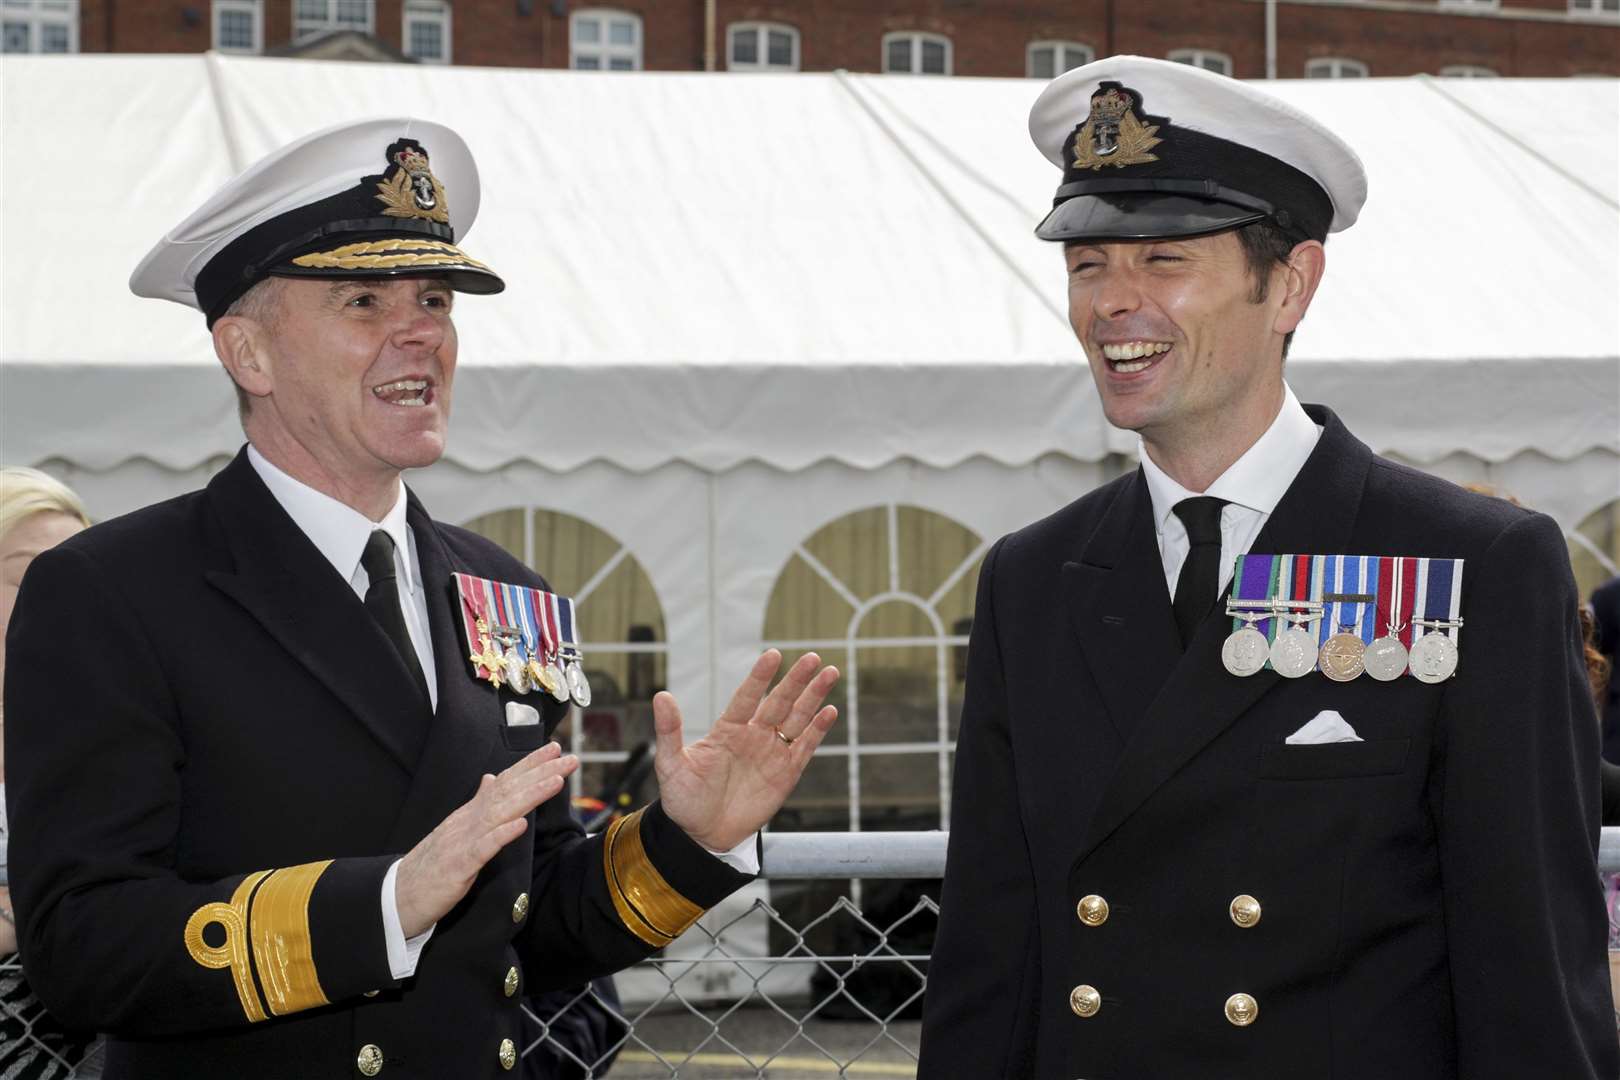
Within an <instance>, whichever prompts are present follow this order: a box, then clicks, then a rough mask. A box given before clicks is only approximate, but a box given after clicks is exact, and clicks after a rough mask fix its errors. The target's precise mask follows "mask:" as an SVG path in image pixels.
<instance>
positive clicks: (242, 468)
mask: <svg viewBox="0 0 1620 1080" xmlns="http://www.w3.org/2000/svg"><path fill="white" fill-rule="evenodd" d="M208 495H209V498H210V500H211V501H212V502H213V503H214V505H215V507H216V508H217V520H218V523H219V526H220V530H221V532H222V534H223V535H224V537H225V541H226V544H227V545H228V546H229V548H230V552H231V556H232V561H233V570H224V569H212V570H205V571H204V577H205V578H206V579H207V580H208V582H209V583H210V584H211V585H213V586H214V587H215V588H216V589H218V590H220V592H222V593H224V594H225V595H226V596H229V597H230V598H231V599H233V600H234V601H236V603H238V604H240V605H241V606H242V607H243V608H244V609H246V611H247V612H248V613H249V614H250V615H252V616H253V617H254V618H255V619H256V620H257V621H258V622H259V625H260V626H262V627H263V628H264V630H265V632H266V633H267V634H269V635H270V636H271V637H272V638H274V639H275V640H276V641H277V642H278V643H279V644H280V645H281V647H282V648H284V649H285V650H286V651H287V652H288V653H289V654H291V656H292V657H293V659H295V660H296V661H297V662H298V663H299V664H300V665H302V666H303V667H304V668H306V669H307V670H308V671H309V672H310V673H311V674H312V675H314V676H315V677H316V678H317V679H319V680H320V681H321V682H322V683H323V684H324V685H325V686H326V687H327V689H329V690H330V691H331V692H332V693H333V694H334V695H335V696H336V697H337V698H338V700H339V701H341V702H342V703H343V704H344V705H345V706H347V707H348V709H349V711H350V712H352V713H353V714H354V716H355V718H356V719H357V720H358V721H359V722H360V723H361V724H362V725H364V726H365V728H366V729H367V730H368V731H369V732H371V734H372V735H373V736H374V737H375V738H376V740H377V741H378V742H379V743H380V744H381V745H382V746H383V748H384V749H385V750H387V751H388V753H389V754H390V755H391V756H392V757H393V758H394V759H395V760H396V761H397V762H398V763H399V764H400V766H401V767H402V768H404V769H406V770H407V771H409V770H412V769H414V768H415V767H416V761H417V755H418V751H419V749H420V747H421V732H422V729H423V728H424V727H425V725H426V722H427V716H426V712H427V710H426V703H425V702H423V701H422V695H421V694H420V693H419V692H418V691H417V689H416V687H415V686H414V685H413V680H412V678H411V675H410V672H409V670H408V669H407V668H406V667H405V662H404V660H403V659H401V657H400V656H399V652H398V650H397V649H395V648H394V645H393V642H391V641H389V639H388V636H387V635H386V634H385V633H384V632H383V630H382V627H380V626H378V625H377V622H376V620H375V619H373V618H372V617H371V613H370V612H368V611H367V610H366V607H365V605H364V604H363V603H361V601H360V598H359V597H357V596H356V595H355V594H354V589H353V588H352V587H351V586H350V584H349V583H348V582H347V581H345V580H343V578H342V577H341V576H340V575H339V574H338V572H337V571H336V570H335V569H333V567H332V564H331V563H329V562H327V560H326V558H325V556H323V555H322V554H321V553H320V551H319V549H317V548H316V547H315V545H314V544H313V543H311V542H310V540H309V538H308V537H307V536H305V535H304V533H303V531H302V530H300V529H299V528H298V526H297V525H296V524H294V522H293V520H292V518H290V517H288V516H287V512H286V511H285V510H283V509H282V508H281V504H279V503H278V502H276V500H275V497H274V496H273V495H271V494H270V491H269V489H268V488H266V487H265V486H264V482H263V481H262V480H260V479H259V475H258V473H256V472H255V471H254V470H253V466H252V464H251V463H249V461H248V459H247V453H246V450H244V451H243V452H241V453H239V454H237V456H236V459H235V460H234V461H232V462H231V463H230V464H229V465H228V466H226V467H225V469H224V470H222V471H221V472H220V473H219V475H218V476H216V477H214V479H213V480H212V481H210V482H209V484H208Z"/></svg>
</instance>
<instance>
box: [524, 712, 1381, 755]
mask: <svg viewBox="0 0 1620 1080" xmlns="http://www.w3.org/2000/svg"><path fill="white" fill-rule="evenodd" d="M508 708H510V706H508ZM1360 741H1361V736H1360V735H1357V734H1356V729H1355V728H1353V727H1351V726H1350V725H1349V724H1348V723H1347V722H1346V721H1345V719H1344V717H1342V716H1340V715H1339V714H1338V713H1336V712H1334V711H1333V710H1332V709H1324V710H1322V711H1321V712H1319V713H1317V714H1316V715H1315V716H1313V717H1311V720H1310V723H1308V724H1306V725H1305V726H1304V727H1302V728H1300V729H1299V730H1298V731H1296V732H1294V733H1293V734H1292V735H1290V736H1288V738H1286V739H1284V740H1283V742H1285V743H1287V744H1288V745H1290V746H1320V745H1322V744H1323V743H1336V742H1360Z"/></svg>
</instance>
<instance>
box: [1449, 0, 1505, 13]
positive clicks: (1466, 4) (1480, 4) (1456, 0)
mask: <svg viewBox="0 0 1620 1080" xmlns="http://www.w3.org/2000/svg"><path fill="white" fill-rule="evenodd" d="M1440 6H1441V7H1443V8H1471V9H1473V10H1475V11H1495V10H1496V9H1497V8H1499V7H1501V6H1502V0H1440Z"/></svg>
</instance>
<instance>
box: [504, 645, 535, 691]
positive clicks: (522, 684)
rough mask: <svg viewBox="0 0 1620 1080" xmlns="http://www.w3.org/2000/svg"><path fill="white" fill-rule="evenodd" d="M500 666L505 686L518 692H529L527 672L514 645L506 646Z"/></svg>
mask: <svg viewBox="0 0 1620 1080" xmlns="http://www.w3.org/2000/svg"><path fill="white" fill-rule="evenodd" d="M501 667H502V669H503V671H504V673H505V675H506V685H507V686H510V687H511V688H512V689H513V690H514V691H516V692H517V693H519V694H527V693H528V692H529V672H528V670H527V669H526V668H525V667H524V664H523V658H522V657H521V656H519V655H518V651H517V647H516V646H514V645H508V646H507V647H506V652H505V654H504V655H503V656H502V657H501Z"/></svg>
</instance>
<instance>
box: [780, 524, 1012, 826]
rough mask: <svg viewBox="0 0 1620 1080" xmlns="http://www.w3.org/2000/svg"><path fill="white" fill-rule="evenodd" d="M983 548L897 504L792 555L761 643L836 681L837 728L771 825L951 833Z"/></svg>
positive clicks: (962, 530) (819, 535)
mask: <svg viewBox="0 0 1620 1080" xmlns="http://www.w3.org/2000/svg"><path fill="white" fill-rule="evenodd" d="M985 549H986V545H985V543H984V542H983V541H982V540H981V539H980V537H979V536H978V535H977V534H976V533H974V532H973V531H972V530H971V529H968V528H967V527H965V526H963V525H961V524H959V523H957V522H955V521H952V520H951V519H950V518H947V517H944V516H943V515H940V514H936V513H934V512H933V511H930V510H925V509H922V508H920V507H915V506H901V505H898V504H894V503H890V504H888V505H886V506H875V507H871V508H869V509H866V510H859V511H856V512H854V513H852V514H848V515H846V516H844V517H841V518H839V519H837V520H836V521H833V522H831V523H829V524H827V525H825V526H823V527H822V528H821V529H819V530H817V531H816V533H815V534H814V535H812V536H810V537H809V538H808V539H806V540H805V541H804V542H803V543H802V544H800V545H799V546H798V547H797V548H795V549H794V552H793V554H792V556H790V557H789V559H788V561H787V564H786V565H785V566H783V568H782V570H781V572H780V573H779V574H778V575H777V579H776V583H775V585H774V586H773V588H772V590H771V598H770V603H769V605H768V607H767V609H766V615H765V626H764V638H765V644H766V645H774V646H776V647H777V648H780V649H781V650H782V651H783V653H784V654H785V655H786V657H787V659H788V661H789V662H791V661H792V660H793V659H794V658H795V657H797V656H798V655H800V654H802V653H804V652H807V651H809V650H812V649H813V650H815V651H816V652H817V653H819V654H820V655H821V656H822V658H823V659H824V660H826V661H827V662H829V663H833V664H837V665H838V666H839V668H840V669H841V670H842V671H843V672H844V678H843V679H842V680H841V681H840V683H839V689H838V690H837V691H835V694H836V695H837V698H836V700H835V701H834V704H836V705H838V707H839V723H838V726H837V727H836V728H834V729H833V732H832V733H831V734H830V735H829V736H828V738H827V741H826V743H824V744H823V745H822V748H821V750H820V751H819V752H818V753H817V755H816V758H815V760H814V761H813V762H812V764H811V767H810V771H809V772H807V774H806V776H805V778H804V780H803V781H801V782H800V784H799V787H798V789H797V790H796V791H795V792H794V794H793V797H792V798H791V799H789V801H788V803H787V805H786V806H784V807H783V810H782V813H781V815H780V816H779V818H778V825H779V827H783V828H794V829H804V828H823V829H850V830H856V831H858V830H863V829H933V828H949V826H950V770H951V761H952V757H953V755H954V752H955V749H956V734H957V728H958V726H959V724H960V722H961V712H962V690H963V686H964V681H965V678H966V669H965V663H964V657H965V653H966V649H967V640H968V631H969V629H970V628H971V625H972V618H973V596H974V588H975V585H976V583H977V580H978V569H979V563H980V562H981V560H982V559H983V558H984V553H985Z"/></svg>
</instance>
